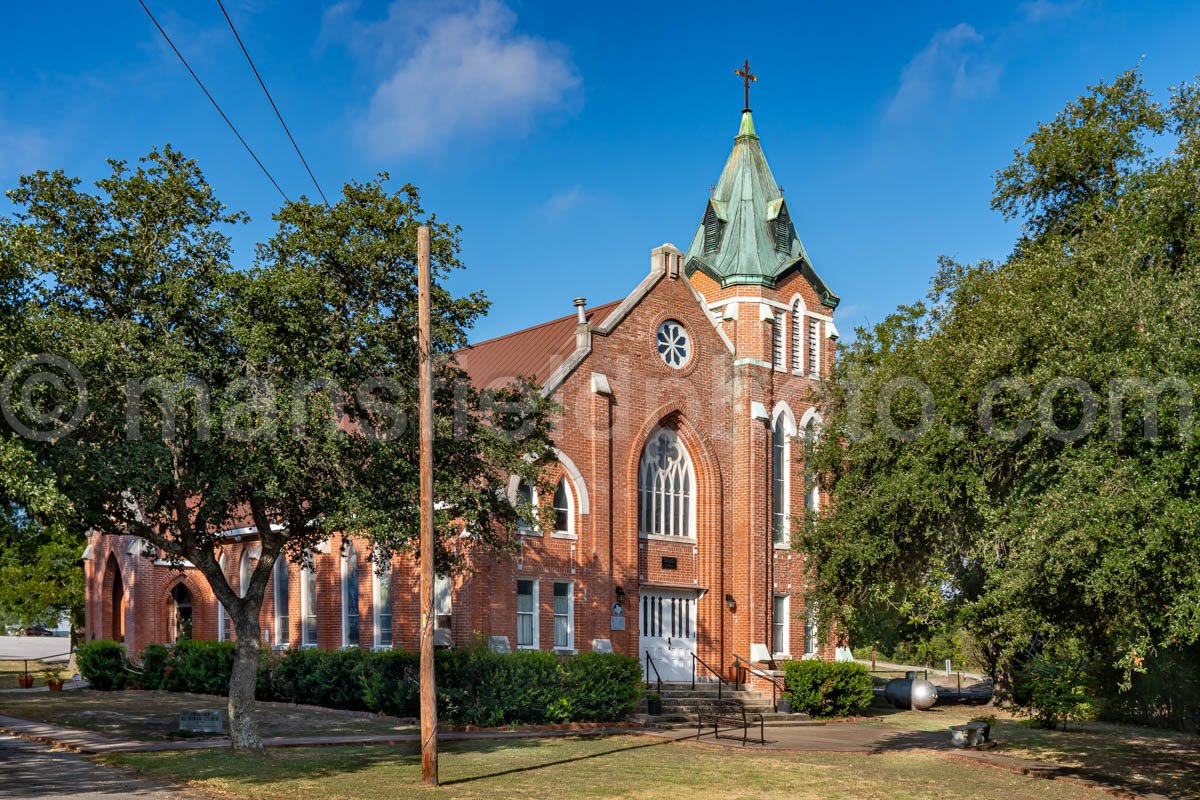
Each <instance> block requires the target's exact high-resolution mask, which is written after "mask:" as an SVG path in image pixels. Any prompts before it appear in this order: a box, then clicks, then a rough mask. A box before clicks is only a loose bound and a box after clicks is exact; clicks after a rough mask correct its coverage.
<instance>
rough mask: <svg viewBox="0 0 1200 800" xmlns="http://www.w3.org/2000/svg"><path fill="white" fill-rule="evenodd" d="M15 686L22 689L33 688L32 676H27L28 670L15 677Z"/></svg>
mask: <svg viewBox="0 0 1200 800" xmlns="http://www.w3.org/2000/svg"><path fill="white" fill-rule="evenodd" d="M17 686H20V687H21V688H22V689H32V688H33V676H32V675H30V674H29V670H28V669H26V670H25V671H24V672H22V673H20V674H18V675H17Z"/></svg>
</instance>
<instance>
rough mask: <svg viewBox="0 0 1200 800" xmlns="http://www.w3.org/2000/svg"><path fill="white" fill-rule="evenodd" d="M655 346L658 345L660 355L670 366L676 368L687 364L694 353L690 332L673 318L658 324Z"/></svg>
mask: <svg viewBox="0 0 1200 800" xmlns="http://www.w3.org/2000/svg"><path fill="white" fill-rule="evenodd" d="M655 346H657V347H658V355H659V357H660V358H662V360H663V361H664V362H665V363H666V365H667V366H668V367H674V368H675V369H679V368H680V367H682V366H683V365H684V364H686V363H687V360H688V358H689V357H691V355H692V340H691V339H690V338H688V333H687V331H686V330H685V329H684V327H683V325H681V324H680V323H679V322H676V321H675V320H673V319H669V320H667V321H666V322H664V323H663V324H662V325H659V326H658V334H657V335H656V336H655Z"/></svg>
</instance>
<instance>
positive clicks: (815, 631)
mask: <svg viewBox="0 0 1200 800" xmlns="http://www.w3.org/2000/svg"><path fill="white" fill-rule="evenodd" d="M810 628H811V629H812V649H811V650H809V649H808V631H809V629H810ZM803 647H804V657H805V658H813V657H814V656H816V655H818V654H819V653H820V652H821V630H820V628H819V627H817V605H816V603H809V602H807V601H805V603H804V644H803Z"/></svg>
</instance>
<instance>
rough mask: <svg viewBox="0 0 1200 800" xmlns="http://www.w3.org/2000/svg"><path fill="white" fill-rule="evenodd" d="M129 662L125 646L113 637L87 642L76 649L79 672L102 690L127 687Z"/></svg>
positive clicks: (96, 687) (107, 690) (94, 686)
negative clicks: (113, 639)
mask: <svg viewBox="0 0 1200 800" xmlns="http://www.w3.org/2000/svg"><path fill="white" fill-rule="evenodd" d="M127 662H128V659H127V658H126V656H125V646H124V645H122V644H119V643H118V642H114V641H112V640H111V639H97V640H95V641H91V642H86V643H84V644H81V645H80V646H79V647H78V648H77V649H76V650H75V663H76V664H78V665H79V674H80V675H81V676H82V677H83V678H85V679H86V680H87V681H88V682H89V683H90V684H91V685H92V688H93V689H99V690H100V691H102V692H111V691H114V690H117V689H124V688H125V686H126V684H127V683H128V681H129V677H130V673H129V671H128V670H127V669H126V665H127Z"/></svg>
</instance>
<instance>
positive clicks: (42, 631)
mask: <svg viewBox="0 0 1200 800" xmlns="http://www.w3.org/2000/svg"><path fill="white" fill-rule="evenodd" d="M21 635H22V636H53V635H54V633H53V632H52V631H51V630H50V629H49V628H47V627H46V626H45V625H30V626H29V627H28V628H26V629H25V630H23V631H21Z"/></svg>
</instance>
